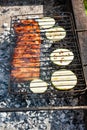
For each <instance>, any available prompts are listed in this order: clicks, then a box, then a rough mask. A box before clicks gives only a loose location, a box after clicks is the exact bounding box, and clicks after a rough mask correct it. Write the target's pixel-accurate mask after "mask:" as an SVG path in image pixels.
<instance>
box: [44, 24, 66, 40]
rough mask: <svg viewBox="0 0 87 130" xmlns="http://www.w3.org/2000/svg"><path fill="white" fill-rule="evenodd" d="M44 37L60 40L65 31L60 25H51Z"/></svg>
mask: <svg viewBox="0 0 87 130" xmlns="http://www.w3.org/2000/svg"><path fill="white" fill-rule="evenodd" d="M46 37H47V39H49V40H52V41H54V42H55V41H60V40H62V39H64V38H65V37H66V31H65V29H64V28H62V27H59V26H58V27H53V28H50V29H47V30H46Z"/></svg>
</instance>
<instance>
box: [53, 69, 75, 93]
mask: <svg viewBox="0 0 87 130" xmlns="http://www.w3.org/2000/svg"><path fill="white" fill-rule="evenodd" d="M51 82H52V84H53V85H54V87H55V88H56V89H59V90H69V89H72V88H74V87H75V85H76V84H77V77H76V75H75V74H74V73H73V72H72V71H70V70H66V69H61V70H59V71H56V72H54V73H53V74H52V77H51Z"/></svg>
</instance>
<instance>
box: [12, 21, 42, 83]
mask: <svg viewBox="0 0 87 130" xmlns="http://www.w3.org/2000/svg"><path fill="white" fill-rule="evenodd" d="M13 28H14V32H15V34H16V37H17V39H16V47H15V49H14V53H13V58H12V62H11V65H12V70H11V77H12V78H13V79H15V80H16V81H28V80H32V79H35V78H39V76H40V44H41V37H40V28H39V25H38V22H36V21H35V20H20V22H19V23H14V27H13Z"/></svg>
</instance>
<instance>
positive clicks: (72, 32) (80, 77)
mask: <svg viewBox="0 0 87 130" xmlns="http://www.w3.org/2000/svg"><path fill="white" fill-rule="evenodd" d="M44 16H45V17H47V15H46V14H44ZM42 17H43V14H37V15H34V14H32V15H30V14H29V15H28V14H27V15H21V16H20V15H18V16H14V17H12V18H11V19H12V20H11V33H13V35H14V36H15V37H14V39H13V41H15V40H16V42H17V43H18V42H21V43H23V44H22V45H21V44H20V43H19V45H15V48H18V47H19V46H22V47H25V45H27V43H29V42H33V45H35V41H34V40H32V41H31V39H29V38H28V37H27V36H26V39H25V42H24V39H22V38H23V37H22V36H23V35H27V34H30V35H33V32H29V33H28V32H25V33H21V32H19V34H17V33H15V32H14V24H18V26H21V27H26V26H28V24H26V25H22V24H20V21H21V20H30V19H33V20H36V21H37V20H38V19H39V18H42ZM49 17H52V18H54V19H55V21H56V23H55V27H57V26H59V27H62V28H64V29H65V31H66V37H65V38H64V39H61V40H60V41H53V42H52V41H51V42H50V40H49V39H47V38H46V35H45V34H46V31H47V30H48V29H47V28H46V29H42V28H41V31H40V35H41V48H40V49H41V50H40V51H41V54H40V59H39V62H40V65H38V64H37V65H35V66H33V67H32V66H29V67H28V68H31V69H32V68H34V67H36V68H40V77H41V78H42V80H44V81H45V82H47V84H48V86H49V87H48V90H47V92H46V94H47V93H50V92H51V89H53V91H52V92H54V93H56V92H57V94H58V93H61V95H62V94H63V92H64V93H70V94H71V95H74V93H79V94H81V93H82V94H83V92H84V93H85V91H86V84H85V79H84V74H83V70H82V64H81V57H80V52H79V49H78V45H77V44H78V43H77V42H78V40H77V37H76V32H77V31H80V32H81V31H83V30H76V29H75V28H74V24H73V19H72V14H71V13H63V15H61V14H60V15H59V16H53V15H50V16H49ZM31 26H32V25H31ZM47 26H48V25H47ZM49 32H50V31H49ZM53 32H55V31H53ZM53 32H52V33H53ZM57 32H64V31H57ZM38 33H39V32H37V34H38ZM36 41H38V38H37V39H36ZM47 43H48V44H49V45H50V47H48V48H46V47H45V46H44V45H46V44H47ZM33 45H27V46H26V48H25V49H23V50H24V52H23V55H25V54H28V53H29V54H32V52H29V50H32V46H33ZM28 47H29V50H28V49H27V48H28ZM56 48H59V49H61V48H64V49H69V50H70V51H72V52H73V54H74V59H73V61H72V62H71V63H70V64H69V65H67V66H65V65H63V66H58V65H56V64H54V63H52V61H51V60H50V54H51V53H52V52H53V51H54V50H55V49H56ZM36 49H37V54H38V50H39V48H38V46H37V45H36ZM23 50H22V51H23ZM16 54H17V55H18V54H19V52H16ZM20 54H21V53H20ZM62 56H63V55H62ZM71 56H72V55H71ZM32 57H33V58H38V56H32V55H31V56H30V57H29V58H28V60H29V59H31V58H32ZM59 57H61V56H59ZM67 57H68V56H67ZM14 59H15V60H17V59H19V58H18V57H15V58H14ZM20 59H22V58H20ZM25 60H26V59H25ZM57 61H59V60H57ZM63 61H69V60H68V59H66V60H63ZM23 62H24V61H23ZM32 63H35V61H33V62H32ZM18 64H19V63H17V65H18ZM17 68H19V69H20V68H27V67H26V66H24V67H23V66H19V67H17ZM12 69H14V66H13V65H12ZM60 69H68V70H71V71H73V72H74V73H75V74H76V76H77V81H78V83H77V85H76V86H75V88H74V89H72V90H70V91H60V90H55V89H54V87H53V86H52V83H51V81H50V78H51V75H52V73H53V72H55V71H57V70H60ZM48 70H49V73H48ZM27 73H29V72H26V74H27ZM36 73H37V72H36ZM43 73H45V77H46V78H44V76H43V75H42V74H43ZM26 78H28V77H27V76H26ZM61 81H62V80H61ZM68 81H71V80H67V82H68ZM72 81H73V79H72ZM63 82H64V81H63ZM21 83H22V86H21V85H19V84H21ZM29 83H30V81H28V85H27V87H26V85H24V84H26V82H25V81H16V79H15V78H13V79H12V77H11V79H10V81H9V91H10V92H12V93H13V94H32V92H31V91H30V90H29ZM18 86H20V87H18ZM65 86H66V85H65ZM68 86H70V85H68ZM33 95H34V94H33ZM49 97H50V96H49Z"/></svg>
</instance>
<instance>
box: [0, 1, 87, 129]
mask: <svg viewBox="0 0 87 130" xmlns="http://www.w3.org/2000/svg"><path fill="white" fill-rule="evenodd" d="M30 2H31V3H32V2H35V1H30ZM47 2H48V1H44V4H47ZM20 3H21V4H23V5H25V4H26V2H23V1H22V2H20ZM37 3H38V2H37ZM39 3H42V2H41V0H39ZM4 4H5V3H4ZM9 4H10V5H12V4H13V3H12V1H10V2H9ZM16 4H19V3H18V2H16ZM53 4H54V3H53V0H51V4H50V6H52V5H53ZM49 8H50V7H49ZM49 8H48V10H49ZM8 12H9V9H5V8H4V9H3V10H2V12H0V15H3V14H6V13H8ZM48 13H49V11H48ZM2 28H3V32H2V33H1V34H0V108H13V107H15V108H20V107H29V106H33V103H35V104H36V105H38V104H37V103H39V106H41V105H42V104H43V105H44V104H45V102H47V103H48V104H51V105H54V104H57V105H59V106H62V105H71V106H76V105H78V98H74V99H73V97H71V98H70V99H68V101H66V99H64V98H56V97H55V98H54V99H52V100H51V99H48V101H46V100H44V99H43V100H42V101H41V102H40V100H38V101H34V100H33V98H32V99H29V98H23V97H22V96H21V95H19V96H15V95H12V94H9V92H8V82H9V76H10V67H11V66H10V58H11V52H10V50H11V51H12V50H13V46H14V44H12V43H11V41H10V37H11V34H10V28H9V25H8V23H6V22H5V23H3V25H2ZM46 47H49V45H48V46H46ZM0 130H86V128H85V124H84V113H83V111H82V110H79V111H76V110H62V111H52V110H51V111H28V112H11V113H10V112H3V113H0Z"/></svg>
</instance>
